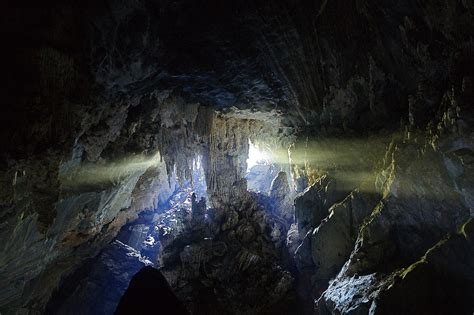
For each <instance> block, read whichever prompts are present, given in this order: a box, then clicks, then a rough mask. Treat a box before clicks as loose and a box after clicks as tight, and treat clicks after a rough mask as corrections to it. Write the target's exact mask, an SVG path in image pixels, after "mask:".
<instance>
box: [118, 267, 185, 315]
mask: <svg viewBox="0 0 474 315" xmlns="http://www.w3.org/2000/svg"><path fill="white" fill-rule="evenodd" d="M149 313H153V314H176V315H179V314H188V312H187V311H186V310H185V308H184V306H183V305H182V304H181V302H179V301H178V299H177V298H176V296H175V295H174V293H173V291H172V290H171V288H170V286H169V285H168V282H167V281H166V279H165V277H164V276H163V275H162V274H161V272H160V271H159V270H157V269H155V268H153V267H144V268H142V269H141V270H140V271H139V272H138V273H137V274H136V275H134V276H133V278H132V281H130V285H129V286H128V289H127V291H125V294H124V295H123V296H122V298H121V299H120V302H119V305H118V306H117V309H116V310H115V314H116V315H125V314H149Z"/></svg>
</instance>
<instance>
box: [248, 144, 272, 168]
mask: <svg viewBox="0 0 474 315" xmlns="http://www.w3.org/2000/svg"><path fill="white" fill-rule="evenodd" d="M268 159H269V155H268V154H267V153H266V152H264V151H260V150H259V149H258V147H257V146H255V145H254V144H253V143H252V142H250V140H249V158H248V159H247V170H249V169H251V168H252V167H253V166H255V165H257V164H263V163H265V162H266V161H267V160H268Z"/></svg>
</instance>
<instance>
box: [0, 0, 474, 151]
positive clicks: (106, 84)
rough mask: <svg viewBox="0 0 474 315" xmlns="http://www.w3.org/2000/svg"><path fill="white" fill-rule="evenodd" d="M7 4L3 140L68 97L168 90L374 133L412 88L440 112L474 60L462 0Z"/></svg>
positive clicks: (86, 104)
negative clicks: (438, 106)
mask: <svg viewBox="0 0 474 315" xmlns="http://www.w3.org/2000/svg"><path fill="white" fill-rule="evenodd" d="M3 6H4V8H3V9H4V10H2V11H3V14H2V15H3V16H4V17H5V18H4V19H2V22H3V26H2V29H3V30H4V35H6V37H5V38H6V42H7V43H9V46H8V49H6V50H5V51H4V52H3V53H4V54H5V57H4V58H2V66H3V68H4V69H5V70H6V71H5V73H6V78H7V80H6V81H7V84H6V85H5V86H4V88H5V92H6V97H5V98H3V100H2V101H3V102H5V106H4V108H5V109H3V110H4V111H5V112H4V113H5V115H2V121H1V122H2V126H3V129H4V130H5V132H2V135H4V140H3V141H5V142H6V143H9V142H11V141H12V137H11V132H9V129H12V128H18V126H20V129H21V127H22V126H26V125H29V124H32V123H34V121H36V120H38V119H43V120H47V119H48V117H50V116H53V120H55V119H58V120H64V119H63V118H62V116H61V115H62V114H61V113H63V112H68V111H70V110H69V107H70V106H69V105H68V106H69V107H68V108H65V105H64V103H65V102H64V100H65V99H66V100H68V102H69V103H74V104H81V106H79V107H80V108H79V109H77V110H75V111H74V112H73V114H72V115H83V112H84V111H88V110H89V109H90V107H100V106H102V105H101V104H103V103H111V102H113V103H119V102H121V101H123V100H124V99H128V100H129V99H133V98H134V97H135V98H136V97H146V96H151V95H154V96H156V95H169V94H172V95H177V96H179V97H181V98H183V99H184V100H185V101H186V102H188V103H191V104H192V103H200V104H201V105H203V106H210V107H213V108H215V109H218V110H221V111H224V112H225V111H231V112H237V113H238V115H242V114H243V115H247V116H248V117H258V115H256V113H270V114H269V115H267V116H266V118H267V119H272V117H278V121H279V124H280V123H281V125H283V126H290V127H292V128H295V130H301V129H305V130H306V132H307V133H309V134H320V133H321V134H336V135H341V134H357V133H367V132H373V131H378V130H380V129H384V128H388V129H393V128H397V127H398V126H399V123H400V119H401V118H403V119H406V116H407V109H408V96H409V95H416V94H417V93H421V94H423V95H421V97H422V98H424V99H426V100H427V101H426V102H424V104H422V105H420V106H422V107H423V115H421V116H426V117H429V116H432V115H434V113H435V110H436V108H435V106H434V105H433V104H436V103H437V102H438V101H439V99H440V98H441V97H442V93H443V91H444V90H445V89H446V85H447V82H448V79H450V80H451V81H453V82H461V79H462V76H463V75H466V73H470V74H471V75H472V73H474V69H472V66H470V67H466V66H465V65H466V64H469V65H470V64H472V63H469V62H467V63H466V62H465V60H466V59H469V56H470V55H469V53H467V56H468V57H466V53H465V52H466V51H472V47H471V46H472V44H469V43H470V36H472V33H471V31H472V20H471V19H470V16H471V15H472V13H471V12H472V10H473V6H472V4H470V3H467V2H465V1H464V2H462V3H461V2H459V3H457V4H454V2H449V3H448V2H446V3H433V2H431V1H421V2H420V1H418V2H415V1H402V2H400V1H384V2H380V1H364V2H357V1H356V2H349V3H348V2H347V1H342V0H338V1H307V0H293V1H247V0H244V1H230V0H229V1H225V2H224V1H204V0H176V1H165V0H140V1H106V0H102V1H90V0H89V1H81V2H76V1H56V0H49V1H42V2H41V3H34V4H32V3H31V2H29V1H7V2H5V4H4V5H3ZM45 69H47V70H45ZM456 77H458V78H457V79H455V80H452V79H453V78H456ZM459 84H460V83H459ZM420 91H421V92H420ZM56 116H58V117H56ZM420 120H421V121H422V120H423V119H420ZM300 127H301V128H300Z"/></svg>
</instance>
